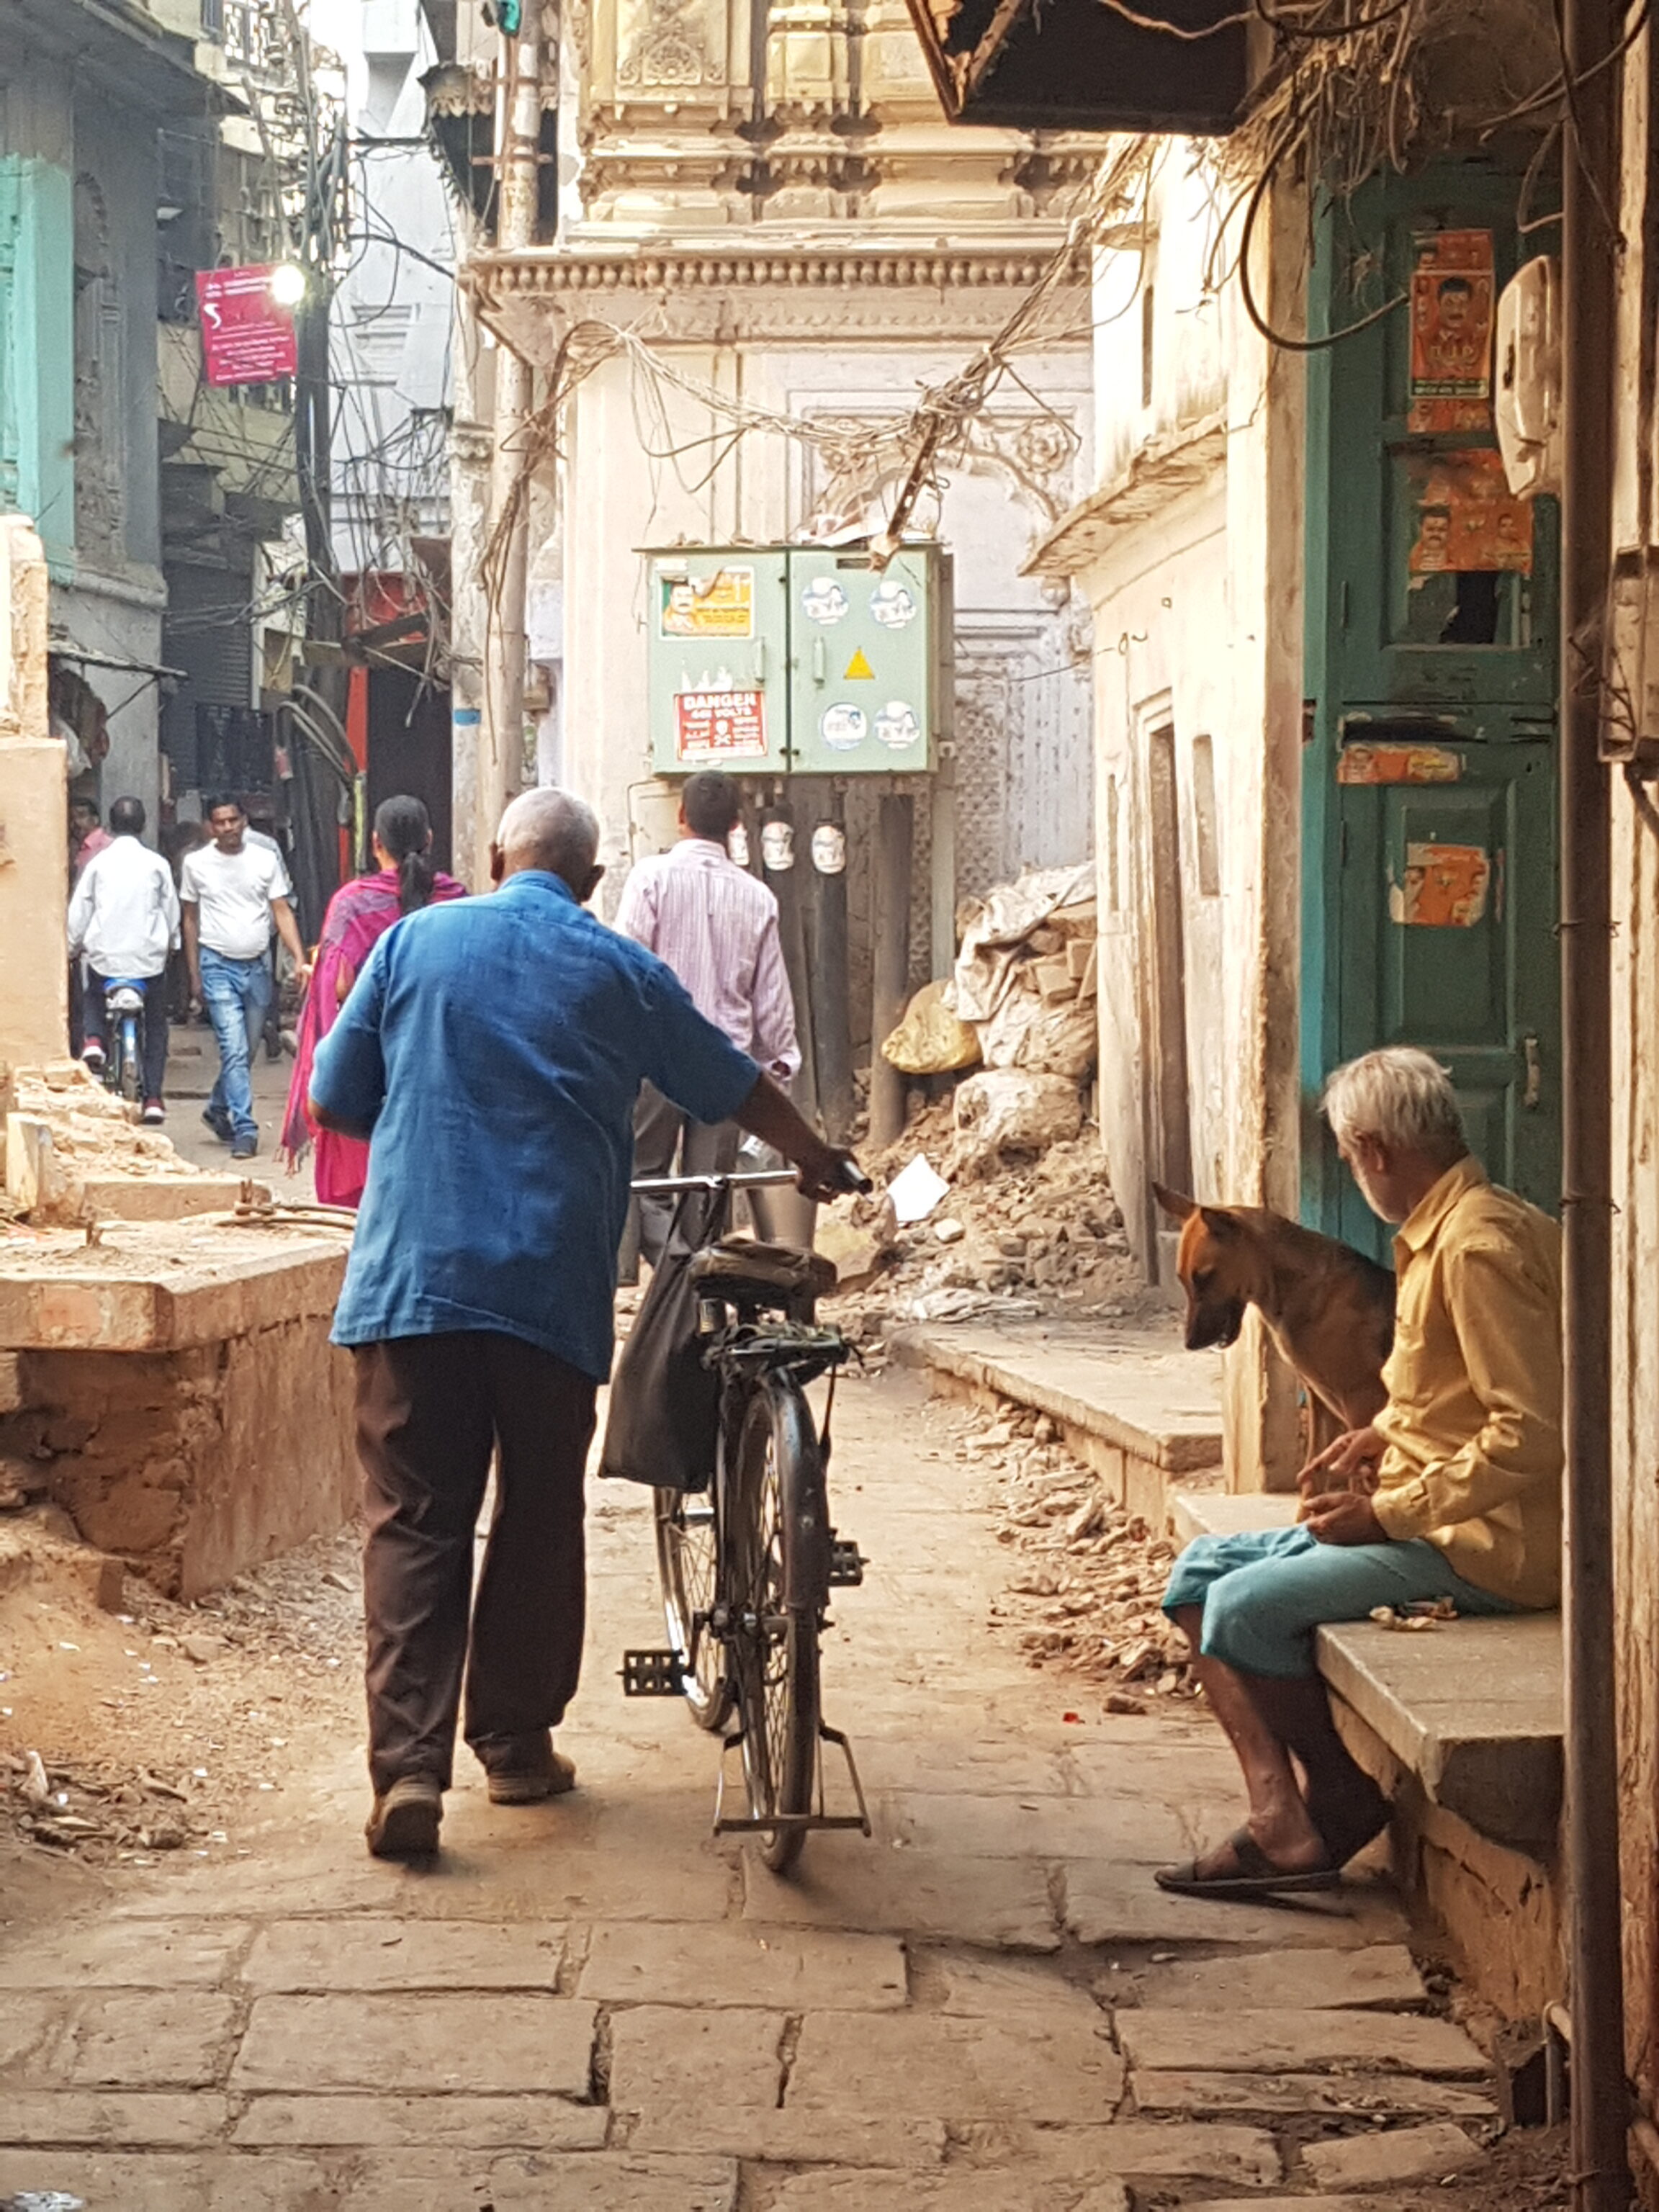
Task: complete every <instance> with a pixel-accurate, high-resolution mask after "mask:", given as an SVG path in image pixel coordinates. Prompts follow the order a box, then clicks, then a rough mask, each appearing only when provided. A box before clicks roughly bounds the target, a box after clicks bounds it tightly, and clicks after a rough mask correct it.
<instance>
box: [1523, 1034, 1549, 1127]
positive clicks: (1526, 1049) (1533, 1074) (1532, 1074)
mask: <svg viewBox="0 0 1659 2212" xmlns="http://www.w3.org/2000/svg"><path fill="white" fill-rule="evenodd" d="M1521 1053H1522V1059H1523V1060H1525V1062H1526V1067H1527V1080H1526V1086H1525V1088H1524V1089H1523V1090H1522V1093H1521V1103H1522V1105H1523V1106H1529V1107H1532V1108H1534V1109H1535V1108H1536V1107H1537V1104H1538V1102H1539V1100H1540V1099H1541V1097H1543V1095H1544V1060H1543V1055H1542V1054H1541V1052H1540V1051H1539V1049H1538V1039H1537V1038H1536V1037H1535V1036H1533V1035H1532V1034H1531V1032H1530V1031H1528V1034H1527V1035H1526V1036H1523V1037H1522V1040H1521Z"/></svg>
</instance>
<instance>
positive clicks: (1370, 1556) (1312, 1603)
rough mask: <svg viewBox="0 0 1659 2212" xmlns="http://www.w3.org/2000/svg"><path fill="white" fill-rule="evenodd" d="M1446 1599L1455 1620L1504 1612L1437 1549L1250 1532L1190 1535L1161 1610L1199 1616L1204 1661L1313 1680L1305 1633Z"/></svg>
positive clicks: (1301, 1531) (1505, 1605)
mask: <svg viewBox="0 0 1659 2212" xmlns="http://www.w3.org/2000/svg"><path fill="white" fill-rule="evenodd" d="M1441 1597H1449V1598H1450V1600H1451V1601H1452V1602H1453V1604H1454V1605H1455V1607H1457V1610H1458V1611H1459V1612H1460V1613H1514V1612H1516V1610H1517V1609H1518V1608H1517V1607H1515V1606H1513V1605H1511V1604H1510V1602H1509V1601H1508V1599H1507V1598H1501V1597H1494V1596H1493V1595H1492V1593H1491V1591H1490V1590H1483V1589H1476V1588H1475V1586H1474V1583H1469V1582H1465V1581H1464V1579H1463V1577H1462V1575H1460V1574H1458V1573H1456V1572H1455V1571H1454V1570H1453V1568H1452V1565H1451V1564H1450V1562H1449V1560H1448V1559H1447V1557H1446V1555H1445V1553H1443V1551H1442V1550H1441V1549H1440V1548H1439V1547H1438V1546H1437V1545H1435V1544H1431V1543H1429V1542H1428V1541H1426V1540H1425V1538H1423V1537H1421V1536H1413V1537H1412V1538H1411V1539H1409V1541H1407V1542H1405V1543H1401V1544H1395V1543H1389V1544H1322V1543H1321V1542H1320V1541H1319V1540H1318V1538H1317V1537H1316V1536H1315V1535H1314V1534H1313V1533H1312V1532H1311V1530H1310V1529H1308V1528H1257V1529H1249V1530H1246V1531H1241V1532H1240V1533H1239V1534H1237V1535H1236V1536H1195V1537H1194V1539H1193V1541H1192V1542H1191V1543H1190V1544H1188V1547H1187V1548H1186V1550H1185V1551H1184V1552H1183V1553H1182V1554H1181V1557H1180V1558H1179V1559H1177V1560H1176V1563H1175V1565H1174V1567H1173V1568H1172V1569H1171V1571H1170V1587H1169V1589H1167V1590H1165V1592H1164V1612H1165V1613H1170V1614H1173V1613H1175V1612H1176V1610H1177V1608H1178V1607H1182V1606H1188V1605H1201V1606H1202V1607H1203V1608H1204V1628H1203V1637H1202V1645H1203V1650H1204V1656H1205V1657H1206V1659H1223V1660H1225V1662H1226V1663H1227V1664H1228V1666H1230V1667H1237V1668H1238V1670H1239V1672H1240V1673H1241V1674H1271V1675H1274V1676H1277V1677H1279V1678H1280V1679H1285V1678H1290V1677H1294V1676H1297V1675H1307V1674H1313V1673H1314V1672H1315V1671H1316V1670H1315V1667H1314V1653H1313V1632H1314V1631H1315V1629H1316V1628H1317V1627H1318V1626H1320V1624H1321V1623H1322V1621H1327V1620H1365V1619H1367V1618H1368V1616H1369V1615H1370V1610H1371V1607H1373V1606H1376V1605H1391V1606H1395V1607H1400V1606H1406V1605H1412V1604H1414V1603H1416V1602H1417V1601H1419V1600H1420V1599H1425V1598H1441Z"/></svg>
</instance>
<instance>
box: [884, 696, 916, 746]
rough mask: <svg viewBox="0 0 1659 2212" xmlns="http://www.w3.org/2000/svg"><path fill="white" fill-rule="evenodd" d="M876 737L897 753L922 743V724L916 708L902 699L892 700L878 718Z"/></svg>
mask: <svg viewBox="0 0 1659 2212" xmlns="http://www.w3.org/2000/svg"><path fill="white" fill-rule="evenodd" d="M876 735H877V737H878V738H879V739H880V740H881V742H882V744H884V745H887V746H890V748H891V750H893V751H894V752H896V753H902V751H903V750H905V748H906V747H907V746H908V745H917V744H921V722H920V720H918V719H917V715H916V710H915V708H914V707H907V706H906V705H905V703H904V702H903V700H902V699H890V700H889V701H888V702H887V704H886V705H885V706H884V708H882V710H881V712H880V714H878V715H877V717H876Z"/></svg>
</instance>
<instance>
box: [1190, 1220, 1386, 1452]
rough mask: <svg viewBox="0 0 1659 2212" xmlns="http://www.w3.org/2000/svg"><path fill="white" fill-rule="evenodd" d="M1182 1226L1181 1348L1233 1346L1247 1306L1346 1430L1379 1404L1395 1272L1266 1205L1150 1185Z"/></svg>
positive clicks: (1371, 1415)
mask: <svg viewBox="0 0 1659 2212" xmlns="http://www.w3.org/2000/svg"><path fill="white" fill-rule="evenodd" d="M1152 1194H1153V1196H1154V1197H1155V1198H1156V1199H1157V1200H1158V1204H1159V1205H1160V1206H1162V1207H1163V1208H1164V1212H1166V1213H1169V1214H1172V1215H1173V1216H1174V1217H1175V1218H1176V1220H1177V1221H1179V1222H1181V1223H1182V1225H1183V1226H1182V1231H1181V1244H1180V1249H1179V1251H1178V1252H1177V1255H1176V1270H1177V1272H1178V1273H1179V1274H1180V1277H1181V1282H1182V1289H1183V1290H1184V1291H1186V1293H1187V1349H1188V1351H1189V1352H1200V1351H1202V1350H1204V1349H1205V1348H1206V1346H1210V1345H1221V1346H1226V1345H1229V1344H1231V1343H1232V1342H1233V1341H1234V1340H1235V1339H1236V1338H1237V1335H1238V1332H1239V1329H1240V1328H1241V1327H1242V1326H1243V1320H1244V1309H1245V1308H1246V1306H1249V1305H1254V1306H1258V1307H1260V1309H1261V1317H1262V1319H1263V1320H1264V1321H1265V1322H1267V1328H1268V1330H1269V1332H1270V1334H1272V1337H1273V1342H1274V1343H1275V1344H1276V1345H1277V1346H1279V1350H1280V1352H1283V1353H1284V1355H1285V1358H1286V1359H1287V1360H1288V1361H1289V1362H1290V1364H1291V1366H1292V1367H1293V1368H1294V1369H1295V1370H1296V1371H1297V1375H1298V1376H1300V1377H1301V1378H1302V1381H1303V1382H1304V1383H1305V1384H1306V1385H1307V1387H1308V1390H1309V1392H1310V1395H1311V1396H1313V1397H1314V1398H1316V1400H1317V1401H1319V1403H1320V1405H1322V1407H1325V1409H1326V1410H1327V1411H1328V1413H1330V1414H1331V1415H1332V1416H1333V1417H1334V1419H1336V1420H1338V1421H1340V1423H1341V1425H1342V1426H1343V1428H1345V1429H1363V1428H1364V1427H1366V1426H1367V1425H1369V1424H1370V1422H1371V1421H1372V1420H1374V1419H1376V1415H1377V1414H1378V1413H1380V1412H1381V1411H1382V1409H1383V1406H1384V1404H1385V1403H1386V1402H1387V1400H1388V1395H1389V1394H1388V1392H1387V1391H1386V1390H1385V1389H1383V1361H1384V1360H1385V1359H1386V1358H1388V1356H1389V1346H1391V1345H1392V1344H1393V1342H1394V1277H1393V1276H1392V1275H1391V1274H1390V1273H1389V1271H1388V1269H1387V1268H1386V1267H1378V1266H1377V1265H1376V1261H1374V1260H1368V1259H1366V1257H1365V1256H1364V1253H1362V1252H1356V1251H1355V1250H1354V1249H1353V1247H1352V1245H1351V1244H1341V1243H1338V1242H1337V1240H1336V1238H1335V1237H1322V1236H1321V1235H1320V1234H1319V1232H1318V1231H1316V1230H1313V1229H1304V1228H1303V1227H1302V1226H1301V1225H1300V1224H1299V1223H1298V1222H1295V1221H1287V1220H1286V1219H1285V1216H1284V1215H1283V1214H1282V1213H1273V1212H1270V1211H1269V1209H1268V1208H1267V1206H1200V1204H1199V1203H1198V1201H1197V1200H1196V1199H1192V1198H1183V1197H1182V1194H1180V1192H1178V1191H1173V1190H1165V1189H1164V1186H1163V1184H1162V1183H1154V1184H1153V1185H1152Z"/></svg>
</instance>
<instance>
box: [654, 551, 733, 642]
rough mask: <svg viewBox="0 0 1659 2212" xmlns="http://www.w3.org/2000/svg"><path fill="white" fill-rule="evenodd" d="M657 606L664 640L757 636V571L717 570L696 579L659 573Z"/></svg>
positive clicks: (659, 625) (659, 627) (660, 632)
mask: <svg viewBox="0 0 1659 2212" xmlns="http://www.w3.org/2000/svg"><path fill="white" fill-rule="evenodd" d="M657 606H658V629H659V635H661V636H663V637H696V638H716V637H726V638H729V637H753V635H755V572H754V570H753V569H752V568H717V569H716V570H715V572H714V574H713V575H712V576H698V577H696V578H692V577H687V576H665V575H663V574H661V573H660V572H659V574H658V577H657Z"/></svg>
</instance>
